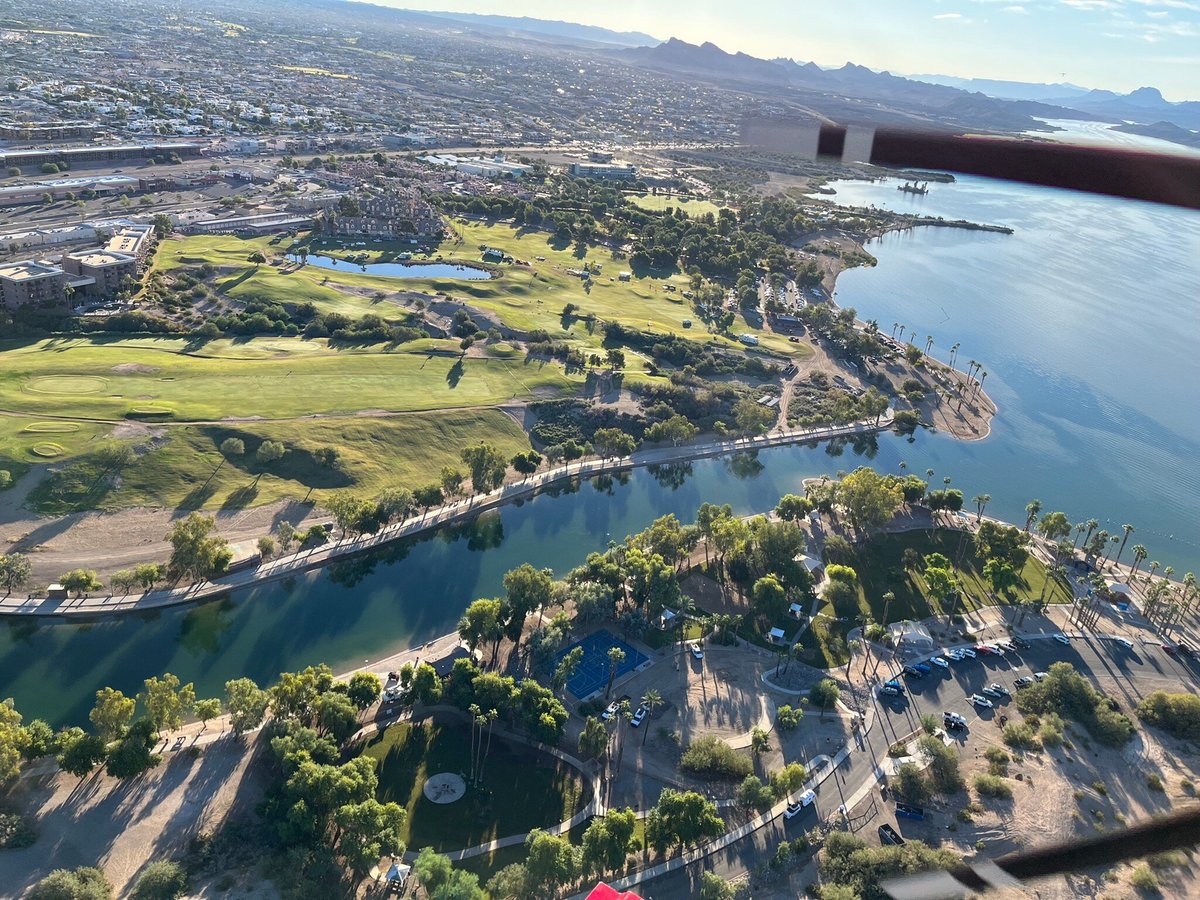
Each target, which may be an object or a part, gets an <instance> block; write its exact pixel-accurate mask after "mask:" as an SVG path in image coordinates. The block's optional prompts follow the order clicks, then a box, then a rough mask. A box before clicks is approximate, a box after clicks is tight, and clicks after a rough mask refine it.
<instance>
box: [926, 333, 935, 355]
mask: <svg viewBox="0 0 1200 900" xmlns="http://www.w3.org/2000/svg"><path fill="white" fill-rule="evenodd" d="M932 346H933V335H932V334H927V335H925V353H926V354H928V353H929V348H930V347H932Z"/></svg>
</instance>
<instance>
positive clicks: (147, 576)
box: [133, 563, 167, 591]
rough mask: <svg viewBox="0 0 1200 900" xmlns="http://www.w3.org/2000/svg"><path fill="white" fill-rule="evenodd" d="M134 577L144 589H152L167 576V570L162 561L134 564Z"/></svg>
mask: <svg viewBox="0 0 1200 900" xmlns="http://www.w3.org/2000/svg"><path fill="white" fill-rule="evenodd" d="M133 577H134V578H135V579H136V580H137V583H138V585H139V586H140V587H141V588H142V590H144V591H150V590H153V589H154V586H155V585H156V584H158V583H159V582H160V581H162V580H163V579H164V578H166V577H167V570H166V568H165V567H164V566H163V565H162V563H139V564H138V565H137V566H134V569H133Z"/></svg>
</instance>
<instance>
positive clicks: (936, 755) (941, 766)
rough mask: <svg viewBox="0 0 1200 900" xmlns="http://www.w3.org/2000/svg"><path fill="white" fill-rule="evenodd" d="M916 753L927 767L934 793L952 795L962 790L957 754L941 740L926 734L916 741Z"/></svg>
mask: <svg viewBox="0 0 1200 900" xmlns="http://www.w3.org/2000/svg"><path fill="white" fill-rule="evenodd" d="M917 753H918V754H919V755H920V756H921V757H922V758H923V759H924V760H925V761H926V762H927V763H928V765H929V780H930V781H931V782H932V784H933V787H934V789H935V790H936V791H938V792H939V793H942V794H954V793H957V792H958V791H961V790H962V789H963V778H962V775H961V774H960V773H959V771H958V753H957V752H956V751H954V750H953V749H951V748H950V747H947V746H946V745H945V744H943V743H942V740H941V738H939V737H936V736H935V735H932V734H927V735H925V736H924V737H922V738H920V739H919V740H918V741H917Z"/></svg>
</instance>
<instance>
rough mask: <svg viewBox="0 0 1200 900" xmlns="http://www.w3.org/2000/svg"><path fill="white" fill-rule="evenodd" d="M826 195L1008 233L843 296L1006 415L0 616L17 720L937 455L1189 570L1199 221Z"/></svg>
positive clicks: (914, 466) (1040, 200) (994, 491)
mask: <svg viewBox="0 0 1200 900" xmlns="http://www.w3.org/2000/svg"><path fill="white" fill-rule="evenodd" d="M838 190H839V193H838V198H839V199H840V200H841V201H844V202H853V203H856V204H868V203H876V204H879V205H886V206H889V207H892V208H897V209H910V210H914V211H921V212H924V213H929V214H932V215H943V216H945V217H946V218H960V217H961V218H968V219H974V220H977V221H985V222H996V223H1001V224H1008V225H1011V226H1012V227H1013V228H1014V229H1016V233H1015V234H1013V235H1011V236H1005V235H995V234H986V233H981V232H969V231H957V230H950V229H935V228H922V229H918V230H916V231H913V232H906V233H900V234H893V235H889V236H887V237H885V238H884V239H882V240H880V241H878V242H876V243H874V244H873V245H872V247H871V250H872V252H873V253H875V254H876V255H877V256H878V257H879V265H878V266H877V267H876V268H872V269H859V270H854V271H851V272H848V273H846V274H845V275H843V277H842V279H841V280H840V282H839V288H838V296H837V299H838V301H839V303H842V304H843V305H846V306H854V307H855V308H857V309H858V311H859V313H860V316H861V317H863V318H875V319H876V320H877V321H878V322H879V324H880V327H881V329H882V330H883V331H885V332H888V331H890V330H891V328H892V323H893V322H896V323H898V324H903V325H905V327H906V328H910V329H916V331H917V333H918V334H919V335H920V339H919V342H920V343H921V344H922V345H923V343H924V336H925V335H933V337H934V341H935V344H934V349H933V352H934V354H935V355H938V356H941V357H943V358H945V356H946V351H947V349H948V348H949V346H950V345H951V344H952V343H954V342H955V341H957V342H959V343H960V344H961V346H960V351H959V357H958V358H959V361H960V367H961V366H962V365H965V364H966V361H967V360H969V359H972V358H973V359H977V360H979V361H981V362H982V363H983V367H984V369H985V370H986V371H987V372H988V378H987V381H986V388H987V390H988V392H989V393H990V394H991V395H992V396H993V398H994V399H995V400H996V401H997V402H998V404H999V406H1000V413H999V415H998V416H997V418H996V420H995V422H994V426H993V432H992V435H991V436H990V437H989V438H987V439H986V440H983V441H979V442H975V443H963V442H960V441H955V440H952V439H950V438H948V437H945V436H943V435H936V434H926V433H921V434H918V435H917V436H916V437H915V439H914V440H913V442H912V443H910V442H908V441H907V440H906V439H903V438H899V437H896V436H894V435H885V436H881V437H880V438H879V439H878V441H876V442H873V443H871V444H869V445H868V446H866V447H862V448H858V449H859V452H856V450H855V449H854V448H850V447H845V446H840V445H839V446H831V447H820V448H815V449H814V448H803V447H792V448H779V449H774V450H769V451H764V452H762V453H761V454H760V455H759V456H758V457H757V459H754V460H747V459H726V460H705V461H701V462H697V463H695V464H693V465H692V466H690V467H687V468H685V469H684V470H682V472H679V473H671V472H659V473H654V472H650V471H646V470H639V471H637V472H634V473H632V474H630V475H629V476H628V477H627V478H625V479H623V480H619V481H615V482H612V483H611V484H606V485H602V486H601V489H597V487H595V486H593V485H592V484H590V483H587V484H583V485H581V486H580V487H579V488H578V490H576V491H574V492H563V493H560V494H557V495H544V496H541V497H538V498H537V499H535V500H533V501H530V502H527V503H525V504H523V505H521V506H518V507H511V508H507V509H504V510H502V511H500V512H498V513H493V514H489V515H487V516H485V517H484V518H483V519H481V520H480V521H479V522H477V523H476V524H475V525H473V526H472V527H469V528H465V529H455V530H450V531H447V532H442V533H439V534H437V535H435V536H431V537H429V538H426V539H424V540H421V541H415V542H409V543H406V544H403V545H399V546H398V547H397V548H396V549H395V550H394V551H393V552H390V553H385V554H380V555H378V556H376V557H372V558H368V559H365V560H356V561H350V562H347V563H343V564H339V565H336V566H333V567H330V568H329V569H328V570H326V571H323V572H319V573H311V574H309V575H307V576H304V577H300V578H297V579H295V580H293V581H292V582H287V583H281V584H278V585H270V586H266V587H262V588H258V589H254V590H246V591H239V592H237V593H236V594H235V595H233V596H232V597H230V598H229V599H228V600H226V601H219V602H214V603H208V604H205V605H203V606H200V607H197V608H194V609H180V610H164V611H161V612H159V613H156V614H154V615H151V616H147V617H139V618H135V619H126V620H122V621H118V622H107V623H97V624H92V625H35V624H30V623H21V622H16V623H14V622H13V621H12V620H6V621H5V622H4V623H0V696H10V695H11V696H13V697H14V698H15V699H16V702H17V705H18V708H20V709H21V710H22V711H24V712H25V714H26V715H27V716H38V715H40V716H45V717H47V718H48V719H50V720H51V721H53V722H55V723H62V722H82V721H84V720H85V719H86V715H87V710H88V709H89V707H90V705H91V702H92V699H93V697H94V692H95V691H96V689H97V688H99V687H101V686H103V685H106V684H110V685H113V686H115V687H119V688H121V689H122V690H125V691H126V692H130V693H132V692H134V691H136V690H137V689H138V687H139V686H140V684H141V681H142V679H144V678H146V677H147V676H149V675H152V674H158V673H160V672H162V671H165V670H169V671H172V672H175V673H176V674H178V675H179V676H180V677H181V678H183V679H184V680H185V681H187V680H193V681H195V682H196V686H197V690H198V692H199V693H200V695H201V696H206V695H215V694H218V693H219V692H220V690H221V686H222V685H223V684H224V682H225V680H226V679H228V678H233V677H237V676H240V675H244V674H245V675H250V676H252V677H254V678H256V679H258V680H259V681H261V682H269V681H270V680H272V679H273V678H274V677H275V676H276V675H277V674H278V673H279V672H280V671H283V670H285V669H292V668H296V667H300V666H303V665H306V664H309V663H314V662H320V661H326V662H329V663H330V664H332V665H334V667H335V668H337V669H344V668H347V667H349V666H352V665H356V664H362V663H363V662H364V661H365V660H373V659H378V658H380V657H381V656H383V655H385V654H386V653H388V652H390V651H393V650H396V649H399V648H401V647H404V646H408V645H411V644H413V643H418V642H422V641H424V640H427V639H429V638H431V637H433V636H436V635H439V634H443V633H445V632H446V631H448V630H450V629H451V628H453V627H454V625H455V623H456V622H457V620H458V617H459V615H460V614H461V612H462V610H463V608H464V607H465V606H466V605H467V604H468V603H469V602H470V601H471V600H472V599H474V598H476V597H483V596H493V595H495V594H496V593H499V592H500V591H501V590H502V585H501V580H502V578H503V575H504V572H505V571H507V570H508V569H510V568H512V567H514V566H516V565H518V564H520V563H521V562H525V561H529V562H531V563H533V564H534V565H536V566H549V567H551V568H553V569H554V570H555V571H557V572H559V573H562V572H563V571H565V570H566V569H568V568H569V567H571V566H573V565H575V564H577V563H579V562H580V561H582V559H583V557H584V556H585V555H586V554H587V552H588V551H589V550H590V549H592V548H598V547H603V546H604V545H605V544H606V543H607V542H608V541H609V540H619V539H620V538H622V537H624V536H625V535H626V534H629V533H631V532H634V531H637V530H639V529H641V528H643V527H644V526H645V525H647V524H648V523H649V522H650V521H651V520H652V519H654V518H655V517H656V516H660V515H663V514H665V513H668V512H674V513H676V514H677V515H679V516H681V517H683V518H690V517H691V516H692V515H693V514H694V512H695V509H696V507H697V506H699V504H700V503H701V502H703V501H706V500H708V501H712V502H718V503H730V504H732V505H733V507H734V508H735V510H737V511H738V512H740V513H749V512H759V511H763V510H766V509H769V508H770V507H772V506H773V505H774V504H775V503H776V502H777V501H778V499H779V497H780V496H781V495H782V494H784V493H787V492H788V491H794V490H798V489H799V487H800V484H801V482H802V480H803V479H804V478H805V477H807V476H811V475H817V474H822V473H828V474H834V473H835V472H837V471H838V470H848V469H852V468H854V467H855V466H857V465H860V464H863V463H867V464H870V465H873V466H875V467H877V468H878V469H880V470H882V471H889V472H899V471H900V463H901V462H902V461H903V462H905V463H907V467H908V470H909V471H913V472H918V473H924V471H925V469H926V468H932V469H934V470H935V476H934V479H933V480H934V482H935V483H936V484H939V485H940V483H941V479H942V478H943V477H945V476H949V477H950V478H951V479H952V484H953V485H954V486H956V487H960V488H961V489H962V490H963V491H964V493H965V494H966V495H967V497H968V502H969V498H970V497H971V496H973V495H974V494H977V493H989V494H991V495H992V497H993V500H992V501H991V503H990V504H989V507H988V509H989V511H990V512H993V513H995V514H997V515H1001V516H1004V517H1007V518H1011V519H1014V520H1022V521H1023V518H1024V512H1023V509H1024V506H1025V504H1026V503H1027V502H1028V500H1029V499H1031V498H1033V497H1038V498H1040V499H1041V500H1042V501H1043V503H1044V504H1045V507H1046V508H1047V509H1063V510H1065V511H1067V512H1068V514H1069V515H1070V516H1071V518H1072V519H1073V520H1076V521H1078V520H1082V519H1085V518H1087V517H1089V516H1094V517H1095V518H1097V519H1099V520H1100V521H1101V522H1102V523H1104V527H1106V528H1108V530H1110V531H1114V530H1117V529H1119V526H1120V524H1121V523H1122V522H1130V523H1132V524H1133V525H1134V526H1135V527H1136V528H1137V532H1136V535H1135V540H1136V541H1137V542H1140V543H1144V544H1145V545H1146V546H1147V547H1148V549H1149V550H1150V554H1151V555H1150V558H1151V559H1157V560H1160V561H1161V562H1162V563H1163V564H1164V565H1168V564H1171V565H1175V566H1176V567H1177V568H1178V569H1179V570H1180V571H1183V570H1184V569H1196V568H1200V546H1198V544H1197V527H1196V518H1197V517H1196V512H1195V511H1196V509H1197V508H1198V507H1200V479H1198V476H1197V472H1196V466H1195V463H1196V460H1197V458H1198V457H1200V452H1198V451H1200V420H1197V418H1196V411H1197V410H1198V409H1200V402H1198V401H1200V363H1198V362H1197V356H1196V351H1195V346H1194V345H1195V343H1196V341H1197V338H1200V315H1198V311H1197V303H1198V302H1200V276H1198V273H1197V263H1196V260H1197V259H1198V258H1200V215H1196V214H1193V213H1187V212H1182V211H1178V210H1171V209H1164V208H1159V207H1153V206H1148V205H1141V204H1130V203H1123V202H1121V201H1116V200H1109V199H1104V198H1095V197H1088V196H1080V195H1073V194H1063V193H1056V192H1054V191H1050V190H1046V189H1035V188H1027V187H1019V186H1010V185H1003V184H995V183H989V182H986V181H983V180H978V179H962V180H960V181H959V182H958V183H957V184H953V185H941V184H934V185H931V186H930V193H929V194H928V195H927V196H924V197H920V196H917V197H914V196H911V195H905V194H902V193H900V192H899V191H897V190H895V183H894V182H893V183H883V184H864V183H851V184H845V185H839V186H838ZM311 262H312V258H310V263H311ZM343 265H344V264H343ZM422 268H424V267H422ZM676 476H678V477H676ZM1126 552H1127V554H1128V551H1126Z"/></svg>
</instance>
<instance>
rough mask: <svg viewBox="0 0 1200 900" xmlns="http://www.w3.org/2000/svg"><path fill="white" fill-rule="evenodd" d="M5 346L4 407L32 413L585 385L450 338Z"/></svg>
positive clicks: (409, 400) (279, 404) (392, 407)
mask: <svg viewBox="0 0 1200 900" xmlns="http://www.w3.org/2000/svg"><path fill="white" fill-rule="evenodd" d="M452 348H453V349H452ZM0 349H3V350H4V352H3V353H0V407H3V408H5V409H9V410H16V411H23V412H28V413H29V414H30V415H31V416H37V415H46V414H53V415H60V416H78V417H96V418H107V419H121V418H125V417H131V418H137V417H140V416H146V417H149V418H156V417H157V418H170V419H171V420H173V421H177V422H179V421H215V420H220V419H224V418H226V417H230V416H236V417H247V416H261V417H263V418H267V419H280V418H288V417H297V416H306V415H311V414H314V413H325V414H346V413H355V412H361V411H363V410H372V409H380V410H387V411H389V412H395V411H408V410H432V409H453V408H456V407H466V406H493V405H497V404H500V403H503V402H505V401H507V400H511V399H513V398H528V397H530V396H533V395H534V394H535V393H536V394H537V395H538V396H546V395H549V396H560V395H566V394H569V393H571V392H572V391H573V390H574V389H575V387H576V386H577V385H578V384H580V383H581V379H578V378H575V377H568V376H566V375H564V373H563V370H562V368H561V366H559V365H556V364H549V363H543V362H538V361H529V362H527V361H526V360H524V359H523V358H519V357H518V358H512V357H511V356H491V357H488V358H474V357H469V358H466V359H461V358H460V356H459V353H458V351H457V345H456V344H454V343H453V342H449V341H422V342H418V343H417V346H416V347H414V348H412V349H410V348H409V345H405V346H404V347H402V348H401V349H398V350H395V351H391V352H384V351H381V350H378V349H376V350H359V349H355V350H337V349H332V348H330V347H329V346H328V344H327V343H326V342H325V341H324V340H303V339H300V338H265V339H253V340H244V341H230V340H216V341H211V342H209V343H207V344H198V345H196V347H195V349H194V350H188V348H187V346H185V342H184V341H182V340H178V339H160V340H155V339H152V338H136V339H124V340H103V339H95V340H90V339H84V338H81V339H61V340H48V341H40V342H37V343H34V344H27V345H24V346H15V347H10V348H3V347H0ZM134 367H137V368H134ZM154 410H161V411H163V412H164V413H165V415H159V416H155V415H154Z"/></svg>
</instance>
